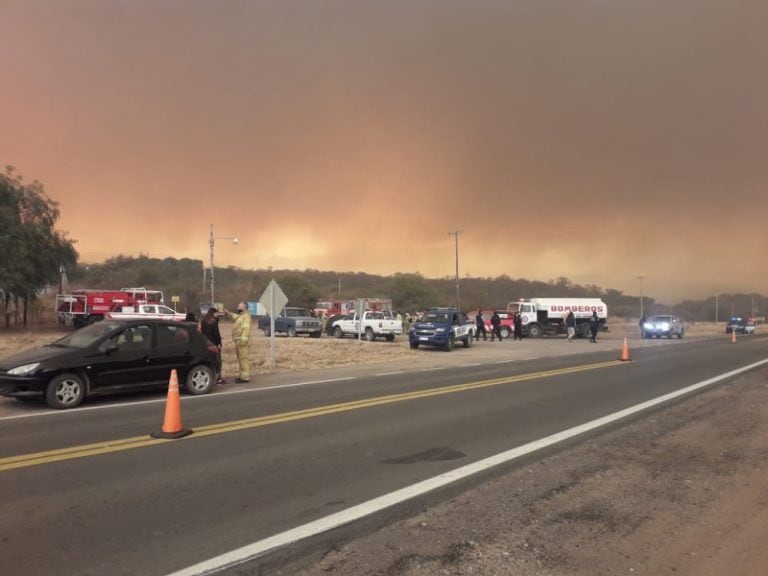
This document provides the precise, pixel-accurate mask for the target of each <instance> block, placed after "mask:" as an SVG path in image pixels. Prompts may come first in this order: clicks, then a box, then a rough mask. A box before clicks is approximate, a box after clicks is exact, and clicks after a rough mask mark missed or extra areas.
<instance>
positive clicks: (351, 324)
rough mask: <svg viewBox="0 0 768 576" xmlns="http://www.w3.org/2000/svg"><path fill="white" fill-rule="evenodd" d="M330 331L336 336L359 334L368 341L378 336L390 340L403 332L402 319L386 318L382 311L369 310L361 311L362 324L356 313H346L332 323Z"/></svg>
mask: <svg viewBox="0 0 768 576" xmlns="http://www.w3.org/2000/svg"><path fill="white" fill-rule="evenodd" d="M331 333H332V334H333V335H334V336H336V338H343V337H344V336H347V335H349V336H357V335H358V334H360V335H361V336H362V337H363V338H365V339H366V340H368V341H369V342H372V341H373V340H375V339H376V338H379V337H382V338H386V339H387V341H388V342H392V341H393V340H394V339H395V336H397V335H398V334H402V333H403V322H402V320H394V319H392V318H387V317H386V315H385V314H384V312H378V311H377V312H374V311H372V310H369V311H367V312H363V321H362V326H361V324H360V319H359V318H358V317H357V314H347V315H346V316H345V317H344V318H342V319H340V320H336V321H335V322H334V323H333V330H332V332H331Z"/></svg>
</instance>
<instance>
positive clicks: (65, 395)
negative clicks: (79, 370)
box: [45, 373, 85, 410]
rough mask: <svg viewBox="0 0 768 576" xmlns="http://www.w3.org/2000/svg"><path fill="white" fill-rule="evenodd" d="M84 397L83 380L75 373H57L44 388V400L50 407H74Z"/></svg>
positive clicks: (58, 408) (62, 408)
mask: <svg viewBox="0 0 768 576" xmlns="http://www.w3.org/2000/svg"><path fill="white" fill-rule="evenodd" d="M84 399H85V382H83V379H82V378H81V377H80V376H78V375H77V374H68V373H67V374H59V375H58V376H56V377H55V378H53V379H52V380H51V381H50V382H49V383H48V387H47V388H46V389H45V401H46V402H47V403H48V406H50V407H51V408H56V409H57V410H64V409H65V408H74V407H75V406H77V405H78V404H80V403H81V402H82V401H83V400H84Z"/></svg>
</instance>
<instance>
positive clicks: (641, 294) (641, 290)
mask: <svg viewBox="0 0 768 576" xmlns="http://www.w3.org/2000/svg"><path fill="white" fill-rule="evenodd" d="M646 278H648V276H638V277H637V279H638V280H640V318H642V317H643V316H645V314H644V313H643V280H645V279H646Z"/></svg>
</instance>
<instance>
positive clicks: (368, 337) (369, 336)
mask: <svg viewBox="0 0 768 576" xmlns="http://www.w3.org/2000/svg"><path fill="white" fill-rule="evenodd" d="M364 336H365V339H366V340H367V341H368V342H373V341H374V340H376V334H374V333H373V328H371V327H370V326H369V327H368V328H366V329H365V335H364Z"/></svg>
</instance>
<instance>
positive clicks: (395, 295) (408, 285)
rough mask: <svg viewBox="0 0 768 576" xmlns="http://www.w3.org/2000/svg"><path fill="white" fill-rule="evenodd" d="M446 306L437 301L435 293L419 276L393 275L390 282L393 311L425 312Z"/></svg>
mask: <svg viewBox="0 0 768 576" xmlns="http://www.w3.org/2000/svg"><path fill="white" fill-rule="evenodd" d="M441 304H444V305H445V304H448V302H447V301H446V302H441V301H439V299H438V295H437V291H436V290H435V289H434V288H433V287H432V286H430V285H429V284H428V283H427V281H426V280H425V279H424V277H423V276H421V275H420V274H395V278H394V280H392V306H393V307H394V308H395V310H405V311H417V310H426V309H427V308H429V307H430V306H439V305H441Z"/></svg>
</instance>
